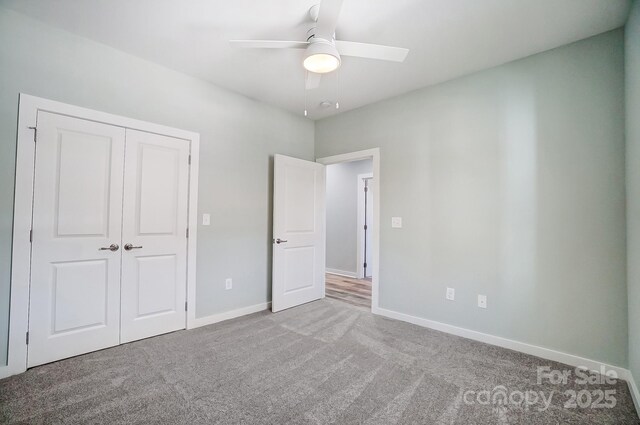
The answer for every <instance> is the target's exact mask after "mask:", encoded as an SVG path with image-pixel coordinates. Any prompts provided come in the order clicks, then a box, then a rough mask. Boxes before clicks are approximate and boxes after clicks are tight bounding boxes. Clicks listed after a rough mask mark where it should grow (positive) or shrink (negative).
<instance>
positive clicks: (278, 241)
mask: <svg viewBox="0 0 640 425" xmlns="http://www.w3.org/2000/svg"><path fill="white" fill-rule="evenodd" d="M274 242H275V243H277V244H281V243H285V242H289V241H286V240H284V239H280V238H278V239H276V240H274Z"/></svg>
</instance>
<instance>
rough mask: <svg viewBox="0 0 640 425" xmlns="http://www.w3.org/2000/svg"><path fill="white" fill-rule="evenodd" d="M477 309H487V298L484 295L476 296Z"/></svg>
mask: <svg viewBox="0 0 640 425" xmlns="http://www.w3.org/2000/svg"><path fill="white" fill-rule="evenodd" d="M478 307H480V308H487V296H486V295H478Z"/></svg>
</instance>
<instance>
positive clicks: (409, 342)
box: [0, 299, 640, 425]
mask: <svg viewBox="0 0 640 425" xmlns="http://www.w3.org/2000/svg"><path fill="white" fill-rule="evenodd" d="M538 367H548V368H550V370H558V371H565V370H566V371H570V372H572V371H573V368H571V367H569V366H566V365H562V364H559V363H554V362H550V361H546V360H543V359H540V358H537V357H532V356H529V355H525V354H521V353H517V352H514V351H510V350H506V349H502V348H498V347H494V346H491V345H486V344H482V343H479V342H475V341H471V340H468V339H464V338H459V337H455V336H452V335H448V334H445V333H441V332H437V331H433V330H429V329H425V328H421V327H418V326H414V325H411V324H407V323H404V322H399V321H395V320H390V319H385V318H382V317H378V316H374V315H372V314H371V313H370V312H368V311H367V310H365V309H363V308H359V307H355V306H352V305H349V304H347V303H343V302H340V301H336V300H330V299H324V300H321V301H316V302H313V303H309V304H306V305H303V306H300V307H296V308H293V309H289V310H286V311H283V312H280V313H276V314H273V313H270V312H262V313H256V314H252V315H249V316H245V317H241V318H238V319H234V320H230V321H227V322H223V323H218V324H215V325H210V326H205V327H202V328H198V329H194V330H190V331H179V332H174V333H171V334H166V335H162V336H158V337H154V338H149V339H146V340H142V341H137V342H134V343H130V344H125V345H121V346H118V347H114V348H110V349H106V350H102V351H99V352H95V353H90V354H86V355H83V356H78V357H74V358H71V359H66V360H62V361H59V362H55V363H51V364H48V365H43V366H40V367H36V368H33V369H30V370H28V371H27V372H26V373H23V374H21V375H17V376H13V377H10V378H6V379H4V380H1V381H0V422H2V423H34V424H37V423H52V424H53V423H64V424H80V423H91V424H124V423H127V424H216V423H219V424H279V425H282V424H329V423H335V424H466V425H470V424H554V425H556V424H576V425H578V424H579V425H586V424H638V423H640V421H639V420H638V416H637V415H636V412H635V410H634V407H633V401H632V399H631V396H630V393H629V390H628V388H627V384H626V383H625V382H624V381H621V380H618V381H617V382H616V383H607V384H584V383H581V382H579V380H577V378H578V377H577V376H576V375H575V373H571V376H569V377H568V379H567V382H566V383H557V382H556V383H555V384H554V383H552V382H550V380H549V379H548V378H547V377H546V375H545V377H544V379H543V380H542V381H541V382H540V383H538ZM553 376H556V377H558V376H560V375H553ZM601 391H602V395H603V399H602V400H599V399H600V392H601ZM605 391H606V393H605ZM573 392H575V394H577V396H576V397H573V394H574V393H573ZM534 395H535V397H534ZM572 399H574V400H572ZM587 399H588V400H587ZM547 400H549V401H548V402H547ZM587 401H588V403H587ZM596 402H597V403H596ZM574 404H575V407H574ZM614 404H615V406H613V405H614Z"/></svg>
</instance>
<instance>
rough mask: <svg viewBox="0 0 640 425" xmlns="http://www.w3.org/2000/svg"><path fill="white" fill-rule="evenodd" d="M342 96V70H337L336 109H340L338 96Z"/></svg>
mask: <svg viewBox="0 0 640 425" xmlns="http://www.w3.org/2000/svg"><path fill="white" fill-rule="evenodd" d="M339 96H340V70H336V109H340V103H339V102H338V97H339Z"/></svg>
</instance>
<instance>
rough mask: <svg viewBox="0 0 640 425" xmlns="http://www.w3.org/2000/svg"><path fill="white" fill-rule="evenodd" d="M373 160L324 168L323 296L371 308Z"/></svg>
mask: <svg viewBox="0 0 640 425" xmlns="http://www.w3.org/2000/svg"><path fill="white" fill-rule="evenodd" d="M372 181H373V160H372V159H371V158H366V159H359V160H354V161H344V162H339V163H335V164H330V165H327V168H326V210H327V215H326V233H327V237H326V275H325V295H326V296H327V297H329V298H332V299H336V300H339V301H343V302H347V303H349V304H352V305H355V306H358V307H364V308H367V309H370V308H371V297H372V276H373V268H374V267H373V266H374V261H373V255H372V253H373V249H372V246H373V244H372V239H373V238H372V234H373V229H374V220H373V215H374V214H373V184H372Z"/></svg>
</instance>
